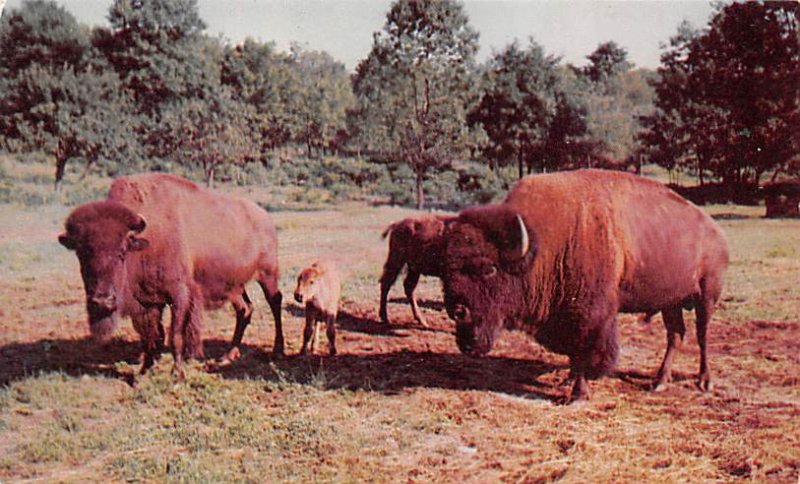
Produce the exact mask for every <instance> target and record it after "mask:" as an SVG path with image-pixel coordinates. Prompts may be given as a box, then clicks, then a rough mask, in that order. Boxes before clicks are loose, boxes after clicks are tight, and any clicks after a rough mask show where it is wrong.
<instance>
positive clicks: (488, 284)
mask: <svg viewBox="0 0 800 484" xmlns="http://www.w3.org/2000/svg"><path fill="white" fill-rule="evenodd" d="M445 239H446V245H445V266H446V269H445V274H444V277H443V278H442V279H443V282H444V300H445V305H446V307H447V313H448V315H449V316H450V317H451V318H452V319H454V320H455V321H456V342H457V343H458V347H459V349H461V351H462V352H464V353H468V354H474V355H483V354H486V353H488V352H489V351H490V350H491V349H492V344H493V343H494V339H495V336H496V335H497V333H498V332H499V331H500V329H501V328H502V327H503V326H504V324H505V323H507V322H508V323H511V322H514V321H516V320H519V319H520V318H522V316H523V307H524V303H525V300H526V291H527V289H526V288H527V282H526V281H527V278H526V277H525V276H526V274H527V273H528V272H529V270H530V267H531V264H532V262H533V258H534V255H535V253H536V237H535V235H534V234H533V232H532V231H531V230H530V228H528V227H527V226H526V225H525V222H524V220H523V218H522V216H521V215H520V214H519V213H518V212H517V211H516V210H514V209H512V208H510V207H508V206H506V205H488V206H484V207H476V208H471V209H467V210H464V211H463V212H461V214H460V215H459V217H458V219H457V220H456V221H455V222H453V223H452V224H451V225H450V226H449V227H448V229H447V233H446V234H445Z"/></svg>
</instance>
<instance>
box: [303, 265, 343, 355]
mask: <svg viewBox="0 0 800 484" xmlns="http://www.w3.org/2000/svg"><path fill="white" fill-rule="evenodd" d="M340 294H341V282H340V278H339V270H338V269H337V268H336V264H335V263H334V262H333V261H330V260H319V261H317V262H314V263H313V264H311V266H309V267H307V268H305V269H303V270H302V271H300V274H299V275H298V276H297V287H296V288H295V290H294V299H295V301H297V302H299V303H300V304H305V308H306V326H305V329H304V330H303V349H302V350H301V351H300V354H303V355H305V354H306V353H308V352H309V351H311V353H314V344H315V343H316V341H317V323H318V322H320V323H321V322H325V324H326V328H325V333H326V335H327V336H328V349H329V351H330V354H332V355H335V354H336V316H337V315H338V313H339V296H340Z"/></svg>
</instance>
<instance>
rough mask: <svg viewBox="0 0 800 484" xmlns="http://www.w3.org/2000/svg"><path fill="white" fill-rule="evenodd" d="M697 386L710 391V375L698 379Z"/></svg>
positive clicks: (703, 390) (701, 389) (704, 390)
mask: <svg viewBox="0 0 800 484" xmlns="http://www.w3.org/2000/svg"><path fill="white" fill-rule="evenodd" d="M697 387H698V388H699V389H700V391H702V392H710V391H711V389H712V385H711V379H709V378H708V377H705V378H703V377H700V379H699V380H697Z"/></svg>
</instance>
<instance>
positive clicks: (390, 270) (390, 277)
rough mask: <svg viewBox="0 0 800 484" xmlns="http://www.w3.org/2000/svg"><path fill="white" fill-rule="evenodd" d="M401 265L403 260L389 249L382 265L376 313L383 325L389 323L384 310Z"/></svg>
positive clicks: (403, 263) (403, 262)
mask: <svg viewBox="0 0 800 484" xmlns="http://www.w3.org/2000/svg"><path fill="white" fill-rule="evenodd" d="M403 265H405V260H403V259H401V258H399V257H397V255H395V254H392V252H391V249H390V251H389V257H388V258H387V259H386V263H385V264H384V265H383V274H382V275H381V307H380V311H379V313H378V314H379V315H380V318H381V323H383V324H384V325H388V324H389V315H388V313H387V310H386V305H387V303H388V298H389V290H390V289H391V288H392V285H393V284H394V283H395V281H396V280H397V276H399V275H400V271H401V270H403Z"/></svg>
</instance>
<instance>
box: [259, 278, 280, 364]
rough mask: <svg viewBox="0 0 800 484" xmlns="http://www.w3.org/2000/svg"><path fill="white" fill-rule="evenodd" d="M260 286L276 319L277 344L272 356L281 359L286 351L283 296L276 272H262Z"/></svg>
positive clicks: (273, 347) (274, 344)
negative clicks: (282, 313) (282, 317)
mask: <svg viewBox="0 0 800 484" xmlns="http://www.w3.org/2000/svg"><path fill="white" fill-rule="evenodd" d="M258 284H259V285H260V286H261V290H262V291H264V297H266V298H267V302H268V303H269V308H270V310H272V317H273V318H274V319H275V342H274V343H273V346H272V354H273V355H274V356H276V357H280V356H283V351H284V343H283V323H282V322H281V304H282V303H283V294H281V291H280V289H279V288H278V275H277V274H276V273H274V272H265V271H262V272H261V273H260V274H259V275H258Z"/></svg>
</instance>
